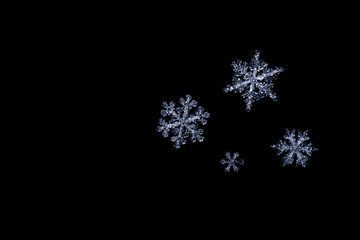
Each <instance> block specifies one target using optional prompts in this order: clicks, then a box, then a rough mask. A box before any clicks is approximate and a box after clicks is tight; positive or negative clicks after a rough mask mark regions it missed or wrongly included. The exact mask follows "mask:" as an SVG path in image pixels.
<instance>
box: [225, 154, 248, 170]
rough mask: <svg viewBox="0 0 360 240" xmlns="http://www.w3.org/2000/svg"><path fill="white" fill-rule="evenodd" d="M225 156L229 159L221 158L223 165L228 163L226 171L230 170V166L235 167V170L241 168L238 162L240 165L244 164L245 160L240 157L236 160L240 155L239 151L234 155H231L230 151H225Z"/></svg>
mask: <svg viewBox="0 0 360 240" xmlns="http://www.w3.org/2000/svg"><path fill="white" fill-rule="evenodd" d="M225 156H226V158H227V159H228V160H224V159H221V160H220V163H221V164H222V165H224V164H228V165H227V167H226V168H225V172H230V168H231V167H233V169H234V171H235V172H237V171H238V170H239V168H238V167H237V166H236V164H238V165H244V160H243V159H240V160H236V158H237V157H238V156H239V153H237V152H236V153H234V155H233V156H232V157H231V155H230V153H229V152H226V153H225Z"/></svg>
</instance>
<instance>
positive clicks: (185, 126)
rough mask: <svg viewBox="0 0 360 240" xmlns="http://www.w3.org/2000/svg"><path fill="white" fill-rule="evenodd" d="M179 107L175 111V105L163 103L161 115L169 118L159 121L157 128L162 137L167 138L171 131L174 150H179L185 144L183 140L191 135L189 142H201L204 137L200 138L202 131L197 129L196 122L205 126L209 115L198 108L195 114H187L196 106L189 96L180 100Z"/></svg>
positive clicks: (201, 108)
mask: <svg viewBox="0 0 360 240" xmlns="http://www.w3.org/2000/svg"><path fill="white" fill-rule="evenodd" d="M179 102H180V104H181V105H182V106H181V107H178V108H176V109H175V103H174V102H170V103H169V104H167V103H166V102H163V108H164V109H163V110H162V111H161V115H162V116H163V117H166V116H170V120H169V121H168V122H166V121H165V120H164V119H163V118H160V119H159V126H158V127H157V131H158V132H162V135H163V136H164V137H168V135H169V131H170V130H171V132H172V134H173V135H174V136H172V137H171V141H172V142H174V143H175V144H174V146H175V148H180V146H181V144H185V143H186V140H185V138H188V137H189V136H190V135H191V138H190V140H191V142H193V143H194V142H196V140H197V141H199V142H202V141H204V137H203V136H202V134H203V132H204V131H203V130H202V129H198V124H197V122H200V123H201V124H202V125H206V123H207V120H206V118H209V116H210V114H209V113H208V112H204V108H203V107H201V106H199V107H198V108H197V110H196V111H195V114H189V111H190V110H191V109H192V108H195V107H196V106H197V101H195V100H192V101H191V96H190V95H186V98H185V99H184V98H180V101H179Z"/></svg>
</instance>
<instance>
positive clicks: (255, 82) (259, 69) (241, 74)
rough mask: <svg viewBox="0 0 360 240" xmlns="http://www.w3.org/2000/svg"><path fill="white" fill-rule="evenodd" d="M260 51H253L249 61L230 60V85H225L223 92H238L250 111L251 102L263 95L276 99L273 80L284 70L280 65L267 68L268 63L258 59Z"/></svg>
mask: <svg viewBox="0 0 360 240" xmlns="http://www.w3.org/2000/svg"><path fill="white" fill-rule="evenodd" d="M259 56H260V52H259V51H255V55H254V57H253V58H252V59H251V62H250V63H247V62H243V61H241V60H237V61H234V62H232V64H231V66H232V68H233V71H234V76H233V78H232V85H227V86H226V87H225V88H224V92H235V93H236V92H239V93H242V95H241V96H242V97H243V98H244V101H245V103H246V110H247V111H248V112H250V111H251V107H252V104H253V102H256V101H257V100H260V99H262V98H264V97H270V98H271V99H273V100H274V101H275V100H277V96H276V94H275V93H274V92H273V90H272V88H273V85H274V84H273V80H276V78H277V75H278V74H279V73H281V72H282V71H284V69H283V68H281V67H275V69H271V68H268V64H267V63H266V62H264V61H262V60H260V59H259Z"/></svg>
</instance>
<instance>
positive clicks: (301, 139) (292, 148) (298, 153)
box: [271, 129, 318, 167]
mask: <svg viewBox="0 0 360 240" xmlns="http://www.w3.org/2000/svg"><path fill="white" fill-rule="evenodd" d="M284 138H285V139H286V140H287V142H286V141H282V140H280V142H279V143H278V144H276V145H271V147H272V148H275V149H277V150H278V155H280V154H282V153H283V152H286V154H285V155H284V156H283V161H284V164H283V166H285V165H287V164H292V163H293V161H294V160H295V158H296V166H299V165H301V166H303V167H306V162H307V161H308V160H309V157H308V156H311V154H312V152H314V151H316V150H318V149H316V148H313V147H312V143H311V142H308V140H309V139H310V138H309V136H308V131H305V132H301V131H299V133H298V135H297V137H296V135H295V130H292V131H289V130H288V129H286V134H285V135H284ZM305 153H306V154H307V155H306V154H305Z"/></svg>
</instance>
